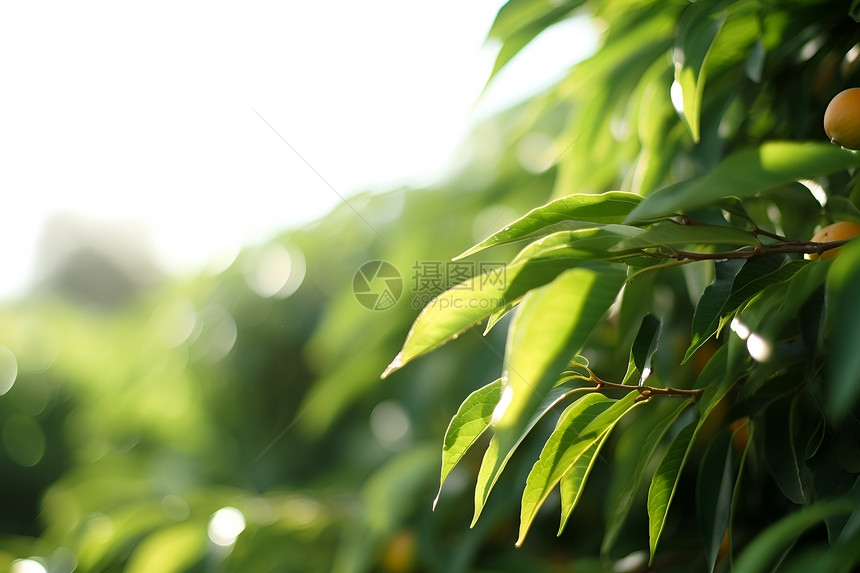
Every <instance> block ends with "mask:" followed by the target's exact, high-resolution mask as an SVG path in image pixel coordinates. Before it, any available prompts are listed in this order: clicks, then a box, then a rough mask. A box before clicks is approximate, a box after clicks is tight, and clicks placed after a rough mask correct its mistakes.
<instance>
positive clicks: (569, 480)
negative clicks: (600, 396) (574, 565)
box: [558, 432, 609, 535]
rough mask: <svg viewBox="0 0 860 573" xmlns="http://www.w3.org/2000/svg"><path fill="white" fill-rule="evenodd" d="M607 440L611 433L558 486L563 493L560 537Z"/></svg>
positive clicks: (582, 458)
mask: <svg viewBox="0 0 860 573" xmlns="http://www.w3.org/2000/svg"><path fill="white" fill-rule="evenodd" d="M607 439H609V432H606V433H605V434H603V437H602V438H601V439H600V440H599V441H598V442H597V443H595V444H594V445H593V446H591V447H590V448H588V449H587V450H586V451H585V452H583V453H582V455H581V456H580V457H579V459H577V460H576V462H574V464H573V467H571V468H570V469H569V470H568V471H567V473H566V474H564V475H563V476H561V482H560V483H559V486H558V487H559V491H560V492H561V523H560V524H559V526H558V534H559V535H561V532H562V531H564V526H565V525H567V522H568V520H569V519H570V516H571V515H573V510H574V509H576V504H577V503H579V498H580V497H582V492H583V490H584V489H585V482H586V481H587V480H588V475H589V474H590V473H591V468H593V467H594V462H595V461H596V460H597V456H599V455H600V450H601V448H603V444H605V443H606V440H607Z"/></svg>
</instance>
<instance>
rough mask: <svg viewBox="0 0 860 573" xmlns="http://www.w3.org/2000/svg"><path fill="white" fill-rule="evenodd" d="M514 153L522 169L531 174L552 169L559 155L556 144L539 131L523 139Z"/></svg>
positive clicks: (528, 134)
mask: <svg viewBox="0 0 860 573" xmlns="http://www.w3.org/2000/svg"><path fill="white" fill-rule="evenodd" d="M514 152H515V153H516V156H517V161H518V162H519V164H520V165H521V166H522V168H523V169H525V170H526V171H528V172H530V173H543V172H544V171H546V170H547V169H549V168H550V167H552V164H553V162H554V161H555V158H556V155H557V154H556V152H555V142H554V141H553V140H552V138H551V137H550V136H549V135H547V134H546V133H541V132H539V131H533V132H531V133H527V134H526V135H524V136H523V137H521V138H520V140H519V141H518V142H517V146H516V148H515V150H514Z"/></svg>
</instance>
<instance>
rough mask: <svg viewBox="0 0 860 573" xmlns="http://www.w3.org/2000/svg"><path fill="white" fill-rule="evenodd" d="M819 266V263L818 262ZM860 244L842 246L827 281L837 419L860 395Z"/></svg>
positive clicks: (831, 407)
mask: <svg viewBox="0 0 860 573" xmlns="http://www.w3.org/2000/svg"><path fill="white" fill-rule="evenodd" d="M816 263H818V261H816ZM858 293H860V241H854V242H852V243H849V244H848V245H846V246H844V247H842V251H841V252H840V253H839V256H838V257H837V258H836V260H834V261H833V266H832V267H831V268H830V273H829V275H828V279H827V296H828V298H829V303H828V315H829V320H830V323H831V325H832V326H831V331H830V344H831V347H832V349H833V354H832V357H831V359H830V369H829V372H828V375H827V382H828V385H827V409H828V411H829V412H832V413H833V414H835V415H836V416H837V417H842V416H845V415H846V414H847V413H848V412H850V411H852V409H853V408H854V404H856V402H857V398H858V396H860V352H858V341H860V296H858Z"/></svg>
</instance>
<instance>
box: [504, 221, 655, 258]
mask: <svg viewBox="0 0 860 573" xmlns="http://www.w3.org/2000/svg"><path fill="white" fill-rule="evenodd" d="M640 232H641V229H639V228H638V227H628V226H626V225H605V226H602V227H596V228H589V229H578V230H575V231H557V232H555V233H552V234H551V235H547V236H546V237H543V238H541V239H538V240H536V241H534V242H533V243H531V244H529V245H527V246H526V247H525V248H523V250H522V251H520V252H519V253H518V254H517V256H516V257H514V260H513V261H511V264H515V263H518V262H521V261H525V260H528V259H537V258H548V257H570V258H576V259H617V258H620V257H622V256H623V255H624V253H618V252H615V251H614V250H613V248H614V247H615V246H617V245H618V243H619V242H621V241H623V240H624V239H627V238H629V237H632V236H634V235H637V234H639V233H640ZM635 250H636V249H628V251H635ZM625 263H628V264H629V261H625Z"/></svg>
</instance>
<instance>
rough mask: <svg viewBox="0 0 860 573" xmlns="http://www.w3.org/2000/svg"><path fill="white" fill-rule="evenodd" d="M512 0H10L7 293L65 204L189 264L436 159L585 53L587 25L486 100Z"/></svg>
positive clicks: (442, 162)
mask: <svg viewBox="0 0 860 573" xmlns="http://www.w3.org/2000/svg"><path fill="white" fill-rule="evenodd" d="M503 3H504V2H503V1H502V0H468V1H464V0H438V1H437V2H434V3H432V4H426V3H419V2H403V1H402V0H399V1H398V0H365V1H363V2H355V1H354V0H337V1H334V0H332V1H318V2H298V1H284V0H280V1H271V2H247V3H242V4H240V3H230V4H228V3H225V2H199V1H189V2H176V1H170V2H165V1H161V0H148V1H147V2H138V3H130V2H116V1H115V0H113V1H102V2H93V1H89V0H83V1H80V2H57V1H54V2H4V3H3V4H2V5H0V77H2V78H3V89H2V91H0V193H2V195H0V197H2V198H3V200H2V204H3V207H4V208H3V211H2V219H0V220H2V224H0V298H8V297H10V296H15V295H17V294H19V293H21V292H22V291H23V290H24V288H25V287H26V285H27V284H28V281H29V280H30V278H31V274H32V272H33V268H32V267H33V265H32V255H33V249H34V247H35V245H36V243H37V240H38V237H39V233H40V231H41V229H42V225H43V224H44V222H45V221H46V220H47V219H48V218H49V217H50V216H51V215H52V214H54V213H57V212H71V213H78V214H82V215H84V216H86V217H89V218H92V219H100V220H108V221H120V222H123V223H127V224H130V225H131V224H134V225H140V226H142V227H143V228H145V229H146V230H148V232H149V235H150V237H151V242H152V247H153V249H154V251H155V254H156V255H157V257H158V259H159V262H160V264H162V265H163V266H164V267H165V268H166V269H167V270H170V271H172V272H178V273H183V272H193V271H194V270H195V269H197V268H200V267H202V266H203V265H205V264H206V262H207V261H209V260H211V259H212V258H213V257H216V256H218V255H219V254H223V253H224V252H230V251H235V250H236V249H237V248H238V247H239V246H240V245H246V244H251V243H255V242H260V241H262V240H265V238H267V237H269V236H272V235H274V234H276V233H277V232H278V231H280V230H283V229H285V228H288V227H290V226H296V225H298V224H301V223H302V222H304V221H308V220H310V219H313V218H316V217H318V216H321V215H322V214H324V213H325V212H326V211H328V210H329V209H331V208H332V207H333V206H334V204H336V202H337V201H339V199H338V197H337V195H336V194H334V193H333V192H332V191H331V189H330V188H329V187H328V186H327V185H326V184H325V183H324V182H323V181H321V180H320V178H319V177H318V176H317V175H316V174H315V173H314V172H313V170H311V169H310V168H309V167H308V165H306V164H305V162H304V161H302V159H301V158H299V157H298V156H297V155H296V153H295V152H293V151H292V150H291V149H290V148H289V147H288V146H287V145H285V144H284V142H283V141H281V140H280V139H279V138H278V136H277V135H276V134H275V133H274V132H273V131H272V130H271V129H270V128H269V127H268V126H267V125H266V123H264V121H263V120H261V119H260V117H259V116H258V115H257V113H259V114H260V115H261V116H262V117H264V118H265V119H266V121H268V122H269V123H270V124H271V125H272V126H273V127H274V128H275V129H277V131H278V132H279V133H280V134H281V135H282V136H283V137H284V138H285V139H286V140H287V141H288V142H289V143H290V145H291V146H293V147H294V148H295V150H296V151H298V153H300V154H301V156H302V157H304V159H305V160H306V161H307V162H308V163H309V164H310V165H312V166H313V168H314V169H315V170H316V171H318V172H319V173H320V174H321V175H322V176H323V177H324V178H325V179H326V180H327V181H328V182H329V183H330V184H331V185H332V186H333V187H334V188H335V189H336V190H337V191H338V192H339V193H340V194H342V195H345V196H348V195H349V194H351V193H354V192H356V191H360V190H364V189H370V188H372V189H386V188H391V187H393V186H397V185H400V184H404V183H410V182H414V183H420V182H426V181H428V180H432V179H433V178H435V177H438V176H439V175H440V174H442V173H443V172H444V170H445V168H446V166H448V165H450V164H451V162H452V158H453V155H454V151H455V149H456V148H457V145H458V144H459V143H460V142H461V141H462V139H463V137H464V136H465V134H466V133H467V132H468V130H469V127H470V125H472V124H473V123H474V120H475V118H476V117H477V116H478V115H486V114H488V113H490V112H491V111H493V110H498V109H500V108H502V107H504V106H506V105H509V104H510V103H512V102H514V101H516V100H518V99H520V98H522V97H524V96H525V95H528V94H529V93H533V92H535V91H537V90H538V89H540V88H542V87H544V86H546V85H547V84H548V83H550V82H551V81H552V80H553V79H557V78H558V76H559V74H560V73H563V71H564V70H565V69H567V68H568V67H569V66H570V65H571V63H573V62H575V61H577V60H579V59H581V58H582V57H584V56H585V55H587V53H588V51H589V50H590V49H591V47H592V45H593V42H594V37H593V35H592V34H591V32H590V29H589V28H588V27H587V26H586V25H584V24H583V22H582V21H578V22H577V21H574V22H573V23H571V24H564V25H562V26H559V27H557V29H554V30H552V31H551V33H548V34H546V35H544V36H542V37H541V38H539V39H538V41H537V42H535V45H534V46H533V47H532V48H530V49H529V50H528V51H527V52H526V53H524V54H523V55H522V57H520V58H518V59H517V60H516V61H514V62H512V64H511V66H510V69H509V70H508V72H506V73H505V74H503V75H502V76H500V77H499V78H498V81H497V82H494V84H493V85H492V86H491V87H492V89H490V90H489V91H488V93H487V94H486V97H485V98H483V99H482V100H481V102H480V103H479V104H478V105H477V107H476V106H475V102H476V100H477V98H478V95H479V94H480V92H481V90H482V88H483V86H484V82H485V81H486V78H487V77H488V75H489V72H490V70H491V69H492V63H493V59H494V57H495V52H496V50H497V47H496V46H485V45H484V39H485V37H486V34H487V31H488V30H489V27H490V25H491V23H492V21H493V18H494V16H495V13H496V12H497V10H498V8H499V7H500V6H501V5H502V4H503Z"/></svg>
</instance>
